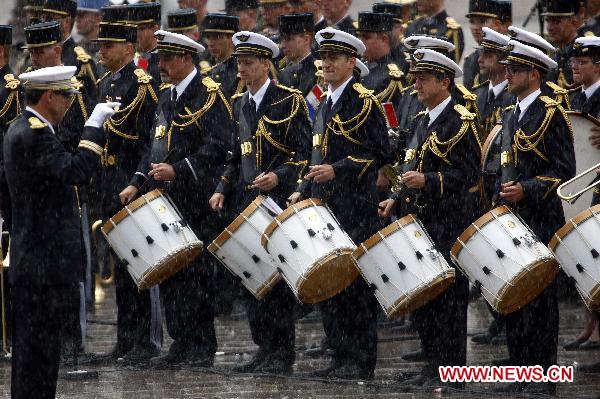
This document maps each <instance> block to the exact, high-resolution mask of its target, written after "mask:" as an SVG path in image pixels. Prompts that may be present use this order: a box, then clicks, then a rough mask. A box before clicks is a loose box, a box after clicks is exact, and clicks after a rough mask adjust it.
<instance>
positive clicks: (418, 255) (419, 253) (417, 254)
mask: <svg viewBox="0 0 600 399" xmlns="http://www.w3.org/2000/svg"><path fill="white" fill-rule="evenodd" d="M415 255H416V256H417V259H418V260H421V259H423V254H422V253H421V251H417V252H415Z"/></svg>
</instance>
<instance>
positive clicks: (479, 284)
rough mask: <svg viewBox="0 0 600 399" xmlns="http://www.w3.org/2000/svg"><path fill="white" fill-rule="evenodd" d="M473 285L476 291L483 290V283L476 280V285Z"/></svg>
mask: <svg viewBox="0 0 600 399" xmlns="http://www.w3.org/2000/svg"><path fill="white" fill-rule="evenodd" d="M473 285H474V286H475V288H476V289H478V290H481V281H479V280H475V283H473Z"/></svg>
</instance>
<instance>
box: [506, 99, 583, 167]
mask: <svg viewBox="0 0 600 399" xmlns="http://www.w3.org/2000/svg"><path fill="white" fill-rule="evenodd" d="M540 100H542V101H543V102H544V103H545V105H546V115H545V116H544V120H543V121H542V123H541V124H540V127H539V128H538V129H537V130H536V131H535V132H534V133H532V134H530V135H527V134H525V132H523V130H522V129H519V130H517V131H516V132H515V135H514V148H515V149H516V150H518V151H522V152H529V151H533V152H535V153H536V154H537V155H538V156H539V157H540V158H542V159H543V160H544V161H546V162H548V157H546V156H545V155H544V154H543V153H542V152H541V151H540V150H539V149H538V148H537V147H538V145H539V144H540V143H541V142H542V140H543V139H544V136H545V134H546V131H547V130H548V126H549V125H550V121H551V120H552V117H553V116H554V112H555V111H556V110H557V109H559V108H562V107H560V105H559V103H558V102H557V101H555V100H553V99H551V98H550V97H547V96H541V97H540ZM565 116H566V115H565ZM566 119H567V120H568V118H566ZM567 123H568V125H569V131H570V132H571V137H573V136H572V134H573V130H572V128H571V127H570V124H569V122H567ZM515 155H516V151H515ZM515 158H516V157H515ZM515 162H516V159H515Z"/></svg>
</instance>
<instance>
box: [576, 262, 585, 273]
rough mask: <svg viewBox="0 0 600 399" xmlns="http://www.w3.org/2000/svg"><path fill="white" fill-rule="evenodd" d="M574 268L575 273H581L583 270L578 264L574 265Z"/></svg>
mask: <svg viewBox="0 0 600 399" xmlns="http://www.w3.org/2000/svg"><path fill="white" fill-rule="evenodd" d="M575 267H576V268H577V271H578V272H579V273H583V270H584V269H583V266H581V264H579V263H578V264H576V265H575Z"/></svg>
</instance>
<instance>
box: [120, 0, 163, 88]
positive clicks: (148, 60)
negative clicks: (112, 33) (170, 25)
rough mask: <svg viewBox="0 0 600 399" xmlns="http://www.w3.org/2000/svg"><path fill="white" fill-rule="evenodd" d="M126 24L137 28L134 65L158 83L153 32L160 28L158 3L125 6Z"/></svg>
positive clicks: (156, 56) (156, 55) (158, 76)
mask: <svg viewBox="0 0 600 399" xmlns="http://www.w3.org/2000/svg"><path fill="white" fill-rule="evenodd" d="M125 8H126V9H127V15H128V19H127V21H126V22H127V23H130V24H133V25H136V26H137V46H136V50H137V51H136V54H135V57H134V62H135V65H136V66H137V67H138V68H141V69H143V70H144V71H145V72H146V73H147V74H149V75H150V76H152V79H154V81H155V82H157V83H160V73H159V70H158V69H159V68H158V54H156V52H155V50H156V38H155V37H154V32H155V31H156V30H158V29H159V28H160V21H161V14H160V10H161V9H160V3H135V4H128V5H126V6H125Z"/></svg>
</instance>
